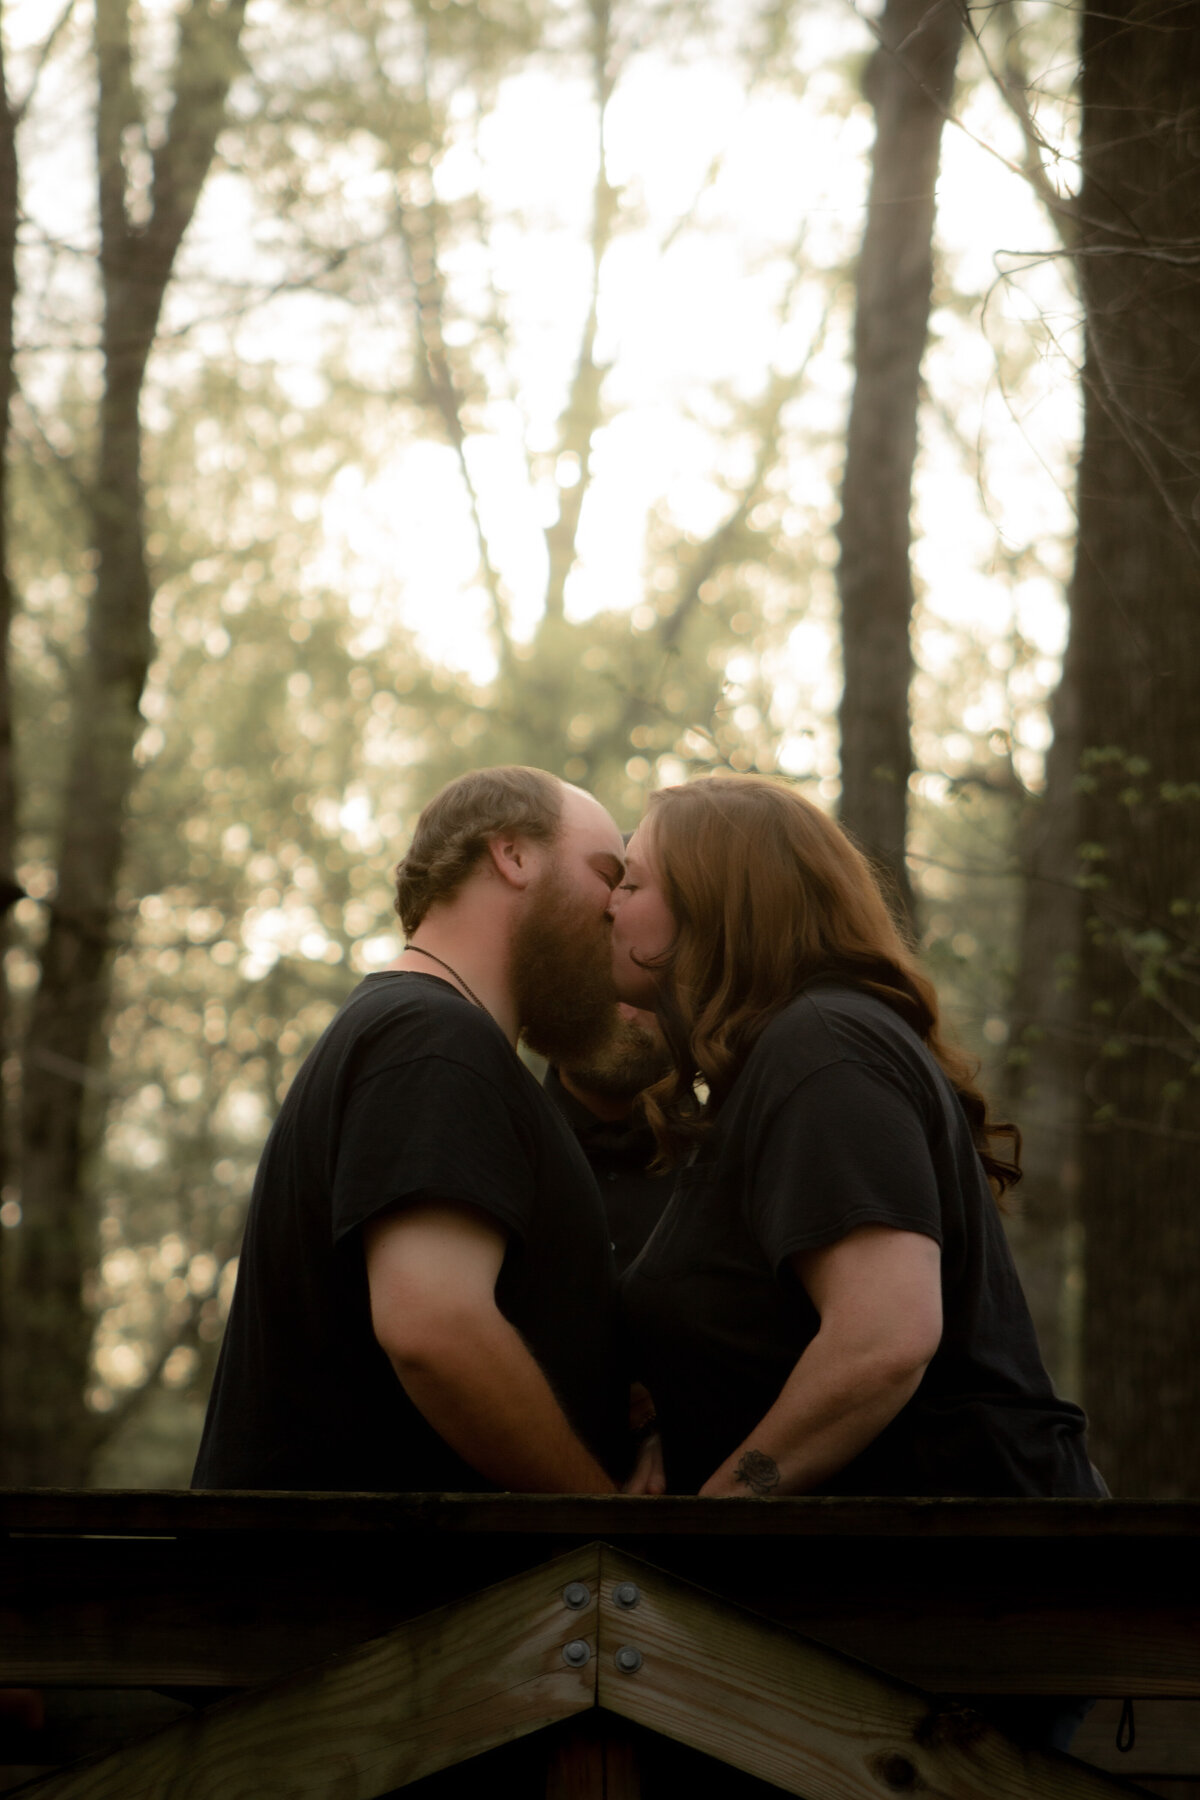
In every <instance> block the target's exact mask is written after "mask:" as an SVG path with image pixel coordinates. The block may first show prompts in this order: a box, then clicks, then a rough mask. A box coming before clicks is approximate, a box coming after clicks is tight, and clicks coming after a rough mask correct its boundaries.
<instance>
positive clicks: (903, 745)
mask: <svg viewBox="0 0 1200 1800" xmlns="http://www.w3.org/2000/svg"><path fill="white" fill-rule="evenodd" d="M962 32H963V14H962V8H961V6H960V5H959V3H958V0H888V4H887V6H886V7H885V8H884V12H883V16H882V18H881V19H880V21H879V27H878V34H879V40H880V42H879V48H878V49H877V50H876V52H875V54H874V55H873V57H872V58H871V61H870V63H869V64H868V67H867V75H866V80H865V83H864V86H865V91H866V94H867V97H868V99H869V100H870V101H871V103H872V105H873V106H874V108H875V118H876V135H875V151H874V158H873V162H872V172H871V193H870V200H869V204H868V208H867V224H866V230H865V232H864V234H863V243H862V253H861V256H860V259H859V267H858V297H857V311H856V315H855V322H854V363H855V383H854V397H853V400H852V402H851V406H850V421H849V425H848V428H847V438H846V468H845V474H844V476H843V480H842V518H841V524H840V526H839V537H840V539H841V547H842V554H841V562H840V566H839V571H838V584H839V588H840V591H841V600H842V660H843V666H844V670H845V688H844V691H843V695H842V704H841V712H840V722H841V733H842V803H841V819H842V823H843V824H844V825H845V826H846V827H847V828H848V829H849V830H850V831H851V832H852V833H853V834H854V836H855V838H856V839H857V840H858V842H859V843H860V844H861V845H862V847H863V849H864V850H866V852H867V853H868V855H869V856H871V857H872V858H873V859H874V861H875V862H876V863H877V864H878V865H879V866H880V867H881V868H882V869H883V870H884V871H885V872H886V874H887V875H888V876H889V877H890V879H891V882H892V884H893V885H894V888H895V891H896V896H897V898H898V900H899V901H900V903H901V905H902V906H903V908H904V910H905V911H906V912H907V914H908V915H909V917H910V918H911V917H912V912H913V895H912V888H911V886H910V883H909V877H908V868H907V864H906V862H905V836H906V828H907V811H908V809H907V798H908V778H909V775H910V774H911V773H912V767H913V761H912V746H911V740H910V733H909V694H908V691H909V683H910V681H911V678H912V668H913V661H912V648H911V644H910V639H909V627H910V620H911V617H912V609H913V585H912V574H911V570H910V565H909V546H910V542H911V529H910V524H909V514H910V512H911V508H912V476H913V464H914V461H915V458H916V451H917V405H918V401H919V397H920V369H921V358H922V356H923V355H924V352H925V341H926V336H927V330H928V323H929V303H930V293H931V290H932V285H933V250H932V237H933V222H934V213H935V205H936V202H935V193H934V188H935V183H936V180H937V167H938V154H939V150H940V145H941V135H942V125H943V121H944V116H945V108H946V106H947V105H948V104H949V100H950V95H951V93H952V90H953V86H954V71H955V66H956V63H957V59H958V50H959V45H960V43H961V41H962Z"/></svg>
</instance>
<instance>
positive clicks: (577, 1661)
mask: <svg viewBox="0 0 1200 1800" xmlns="http://www.w3.org/2000/svg"><path fill="white" fill-rule="evenodd" d="M591 1654H592V1649H591V1645H590V1644H589V1643H588V1642H587V1639H586V1638H572V1639H571V1641H570V1643H569V1644H564V1645H563V1661H564V1662H565V1663H566V1664H568V1666H569V1667H570V1668H572V1669H582V1667H583V1665H584V1663H585V1662H587V1661H588V1659H589V1658H590V1656H591Z"/></svg>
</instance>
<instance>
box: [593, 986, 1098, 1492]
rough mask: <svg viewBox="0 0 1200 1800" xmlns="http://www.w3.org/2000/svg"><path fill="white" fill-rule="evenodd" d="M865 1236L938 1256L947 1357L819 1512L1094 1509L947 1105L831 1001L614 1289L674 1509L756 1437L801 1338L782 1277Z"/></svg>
mask: <svg viewBox="0 0 1200 1800" xmlns="http://www.w3.org/2000/svg"><path fill="white" fill-rule="evenodd" d="M861 1225H888V1226H893V1227H895V1228H896V1229H898V1230H901V1231H916V1232H920V1233H922V1234H923V1235H925V1236H927V1237H931V1238H933V1239H934V1240H935V1241H936V1242H937V1243H938V1244H940V1246H941V1250H942V1299H943V1312H944V1325H943V1335H942V1340H941V1344H940V1346H939V1348H938V1350H937V1352H936V1353H935V1355H934V1357H933V1360H932V1362H931V1363H930V1364H929V1367H928V1368H927V1370H926V1372H925V1375H924V1377H923V1379H922V1382H921V1385H920V1387H919V1388H918V1390H917V1392H916V1394H915V1395H914V1396H913V1398H912V1399H911V1400H910V1401H909V1402H908V1403H907V1405H906V1406H905V1407H904V1408H903V1409H902V1410H901V1412H900V1413H899V1414H898V1415H897V1417H896V1418H895V1419H894V1420H893V1421H892V1422H891V1424H890V1425H888V1426H887V1427H886V1429H885V1430H884V1431H883V1432H881V1433H880V1435H879V1436H878V1437H877V1438H876V1439H875V1441H874V1442H873V1443H872V1444H870V1445H869V1446H868V1447H867V1449H866V1450H864V1451H863V1452H862V1453H861V1454H860V1455H859V1456H858V1457H856V1458H855V1459H854V1461H853V1462H851V1463H850V1464H849V1465H848V1466H847V1467H846V1468H844V1469H843V1470H841V1472H840V1473H839V1474H838V1475H837V1476H836V1477H834V1478H833V1479H832V1480H831V1481H830V1482H829V1483H827V1484H826V1486H825V1487H824V1488H823V1489H822V1490H821V1491H823V1492H827V1493H845V1494H1012V1495H1021V1494H1025V1495H1032V1494H1068V1495H1070V1494H1074V1495H1096V1494H1098V1493H1099V1492H1100V1488H1099V1484H1098V1483H1097V1481H1096V1477H1095V1474H1094V1471H1093V1470H1092V1468H1091V1465H1090V1463H1089V1462H1088V1458H1087V1452H1086V1446H1085V1437H1084V1430H1085V1422H1084V1417H1083V1414H1082V1413H1081V1412H1080V1411H1079V1409H1078V1407H1075V1406H1072V1405H1070V1404H1069V1403H1067V1402H1065V1401H1062V1400H1060V1399H1059V1398H1058V1397H1057V1395H1056V1394H1055V1393H1054V1390H1053V1388H1052V1387H1051V1384H1050V1380H1049V1377H1048V1376H1047V1374H1046V1371H1045V1369H1044V1368H1043V1366H1042V1361H1041V1356H1040V1354H1039V1351H1038V1346H1037V1340H1036V1337H1035V1335H1034V1330H1033V1324H1032V1321H1031V1319H1030V1317H1029V1311H1028V1308H1027V1306H1026V1303H1025V1298H1024V1295H1023V1294H1022V1292H1021V1287H1020V1283H1019V1281H1018V1279H1017V1274H1016V1269H1015V1267H1014V1265H1013V1260H1012V1255H1011V1253H1010V1251H1009V1247H1008V1243H1007V1240H1006V1238H1005V1235H1004V1228H1003V1225H1002V1223H1001V1220H1000V1216H999V1213H998V1211H997V1209H996V1204H995V1201H994V1199H993V1198H992V1194H991V1190H990V1189H989V1187H988V1183H987V1178H986V1176H985V1174H984V1171H983V1166H982V1164H981V1163H980V1161H979V1157H978V1155H977V1154H976V1151H975V1148H974V1144H973V1142H972V1138H971V1132H970V1127H969V1125H968V1122H967V1119H966V1115H965V1113H964V1112H963V1109H962V1106H961V1104H960V1102H959V1100H958V1097H957V1095H956V1094H955V1092H954V1089H953V1088H952V1086H951V1085H950V1083H949V1081H948V1080H947V1078H946V1076H945V1075H944V1073H943V1072H942V1070H941V1068H940V1067H939V1065H938V1064H937V1062H936V1061H935V1059H934V1058H933V1057H932V1055H931V1054H930V1053H929V1051H928V1050H927V1049H926V1048H925V1046H924V1044H923V1043H922V1042H921V1041H920V1039H919V1038H918V1037H917V1035H916V1034H915V1032H913V1031H912V1030H911V1029H910V1028H909V1027H908V1026H907V1025H906V1024H905V1023H904V1021H903V1020H902V1019H901V1018H900V1017H899V1015H898V1014H897V1013H895V1012H893V1011H892V1009H891V1008H890V1007H889V1006H887V1005H885V1004H884V1002H883V1001H881V1000H878V999H876V998H875V997H874V996H873V995H871V994H867V993H864V992H862V991H860V990H858V989H854V988H851V987H847V986H842V985H834V984H816V985H814V986H812V987H811V988H809V989H807V990H806V991H805V992H804V993H803V994H802V995H800V997H799V998H798V999H796V1000H794V1001H793V1002H791V1003H790V1004H789V1005H788V1006H787V1007H785V1008H784V1009H783V1011H782V1012H780V1013H778V1014H777V1015H776V1017H775V1018H774V1019H772V1021H771V1022H770V1024H769V1025H768V1026H767V1028H766V1030H765V1031H764V1032H763V1034H762V1036H761V1037H760V1038H759V1040H758V1042H757V1043H756V1044H755V1046H754V1048H753V1050H752V1051H751V1053H750V1056H749V1058H748V1059H747V1062H746V1065H745V1067H744V1069H743V1070H742V1072H741V1074H740V1075H739V1076H738V1078H737V1080H736V1082H735V1083H734V1085H733V1088H732V1090H731V1092H730V1094H729V1097H728V1098H727V1100H726V1101H725V1103H724V1105H723V1106H722V1108H721V1111H720V1113H719V1115H718V1117H717V1120H716V1124H715V1129H714V1132H713V1136H712V1138H711V1139H710V1140H709V1141H708V1142H707V1143H706V1144H705V1146H704V1147H703V1150H702V1153H701V1155H700V1156H699V1157H698V1158H697V1160H696V1161H695V1162H694V1163H693V1164H692V1165H691V1166H689V1167H688V1168H686V1169H684V1170H683V1171H682V1172H681V1176H680V1179H679V1183H678V1186H677V1188H676V1191H675V1194H674V1195H673V1197H672V1199H671V1202H670V1204H669V1205H668V1207H667V1210H666V1212H665V1213H664V1215H663V1218H662V1220H661V1221H660V1223H659V1225H658V1227H657V1229H656V1230H655V1232H654V1233H653V1234H652V1236H651V1238H650V1240H649V1242H648V1243H647V1244H646V1246H645V1248H644V1249H643V1251H642V1254H641V1255H640V1256H639V1257H638V1259H637V1261H636V1262H635V1263H634V1264H633V1265H632V1267H631V1268H630V1269H629V1270H628V1271H627V1272H626V1275H625V1277H624V1280H623V1283H622V1286H623V1290H624V1295H625V1302H626V1307H627V1311H628V1314H629V1318H630V1325H631V1330H632V1334H633V1340H634V1350H635V1356H636V1360H637V1365H638V1373H639V1375H640V1377H641V1379H642V1380H644V1381H645V1382H646V1384H647V1386H648V1387H649V1388H650V1390H651V1392H652V1393H653V1395H654V1399H655V1404H656V1406H657V1409H658V1413H659V1417H660V1419H661V1420H662V1426H663V1448H664V1453H665V1457H666V1462H667V1480H668V1485H669V1487H670V1488H671V1490H672V1491H673V1492H677V1493H678V1492H683V1493H694V1492H695V1491H696V1490H697V1488H699V1487H700V1486H701V1485H702V1484H703V1483H704V1482H705V1481H706V1480H707V1479H708V1477H709V1476H710V1475H711V1474H712V1473H713V1472H714V1470H716V1469H717V1468H718V1467H719V1466H720V1464H721V1463H722V1462H723V1461H724V1460H725V1458H726V1457H727V1456H728V1455H730V1454H731V1452H732V1451H734V1450H735V1449H736V1448H737V1447H738V1445H739V1444H740V1443H742V1442H743V1441H744V1440H745V1439H746V1438H747V1437H748V1436H749V1434H750V1433H751V1431H752V1430H753V1428H754V1426H755V1425H756V1424H757V1423H758V1421H759V1420H760V1419H761V1418H762V1416H763V1415H764V1413H766V1412H767V1411H768V1409H769V1408H770V1406H771V1405H772V1404H773V1402H774V1401H775V1399H776V1397H777V1396H778V1393H779V1391H780V1389H781V1387H782V1386H783V1384H784V1382H785V1381H786V1379H787V1377H788V1375H789V1374H790V1373H791V1371H792V1369H793V1367H794V1366H795V1364H796V1362H797V1360H798V1359H799V1357H800V1355H801V1354H802V1352H803V1351H804V1349H805V1348H806V1346H807V1345H808V1343H809V1342H810V1341H811V1339H812V1338H813V1336H814V1335H815V1334H816V1331H817V1328H818V1325H819V1323H820V1321H819V1318H818V1315H817V1313H816V1310H815V1309H814V1307H813V1305H812V1302H811V1301H810V1300H809V1298H808V1295H807V1293H806V1292H805V1290H804V1288H803V1286H802V1285H801V1283H800V1282H799V1281H798V1280H797V1279H796V1277H795V1275H794V1274H793V1273H792V1270H791V1265H790V1261H789V1259H790V1257H791V1256H792V1255H793V1254H794V1253H795V1252H796V1251H801V1250H810V1249H816V1248H818V1247H820V1246H822V1245H825V1244H831V1243H835V1242H837V1240H838V1239H840V1238H842V1237H845V1236H846V1234H847V1233H848V1232H850V1231H853V1230H854V1229H855V1228H856V1227H857V1226H861Z"/></svg>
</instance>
